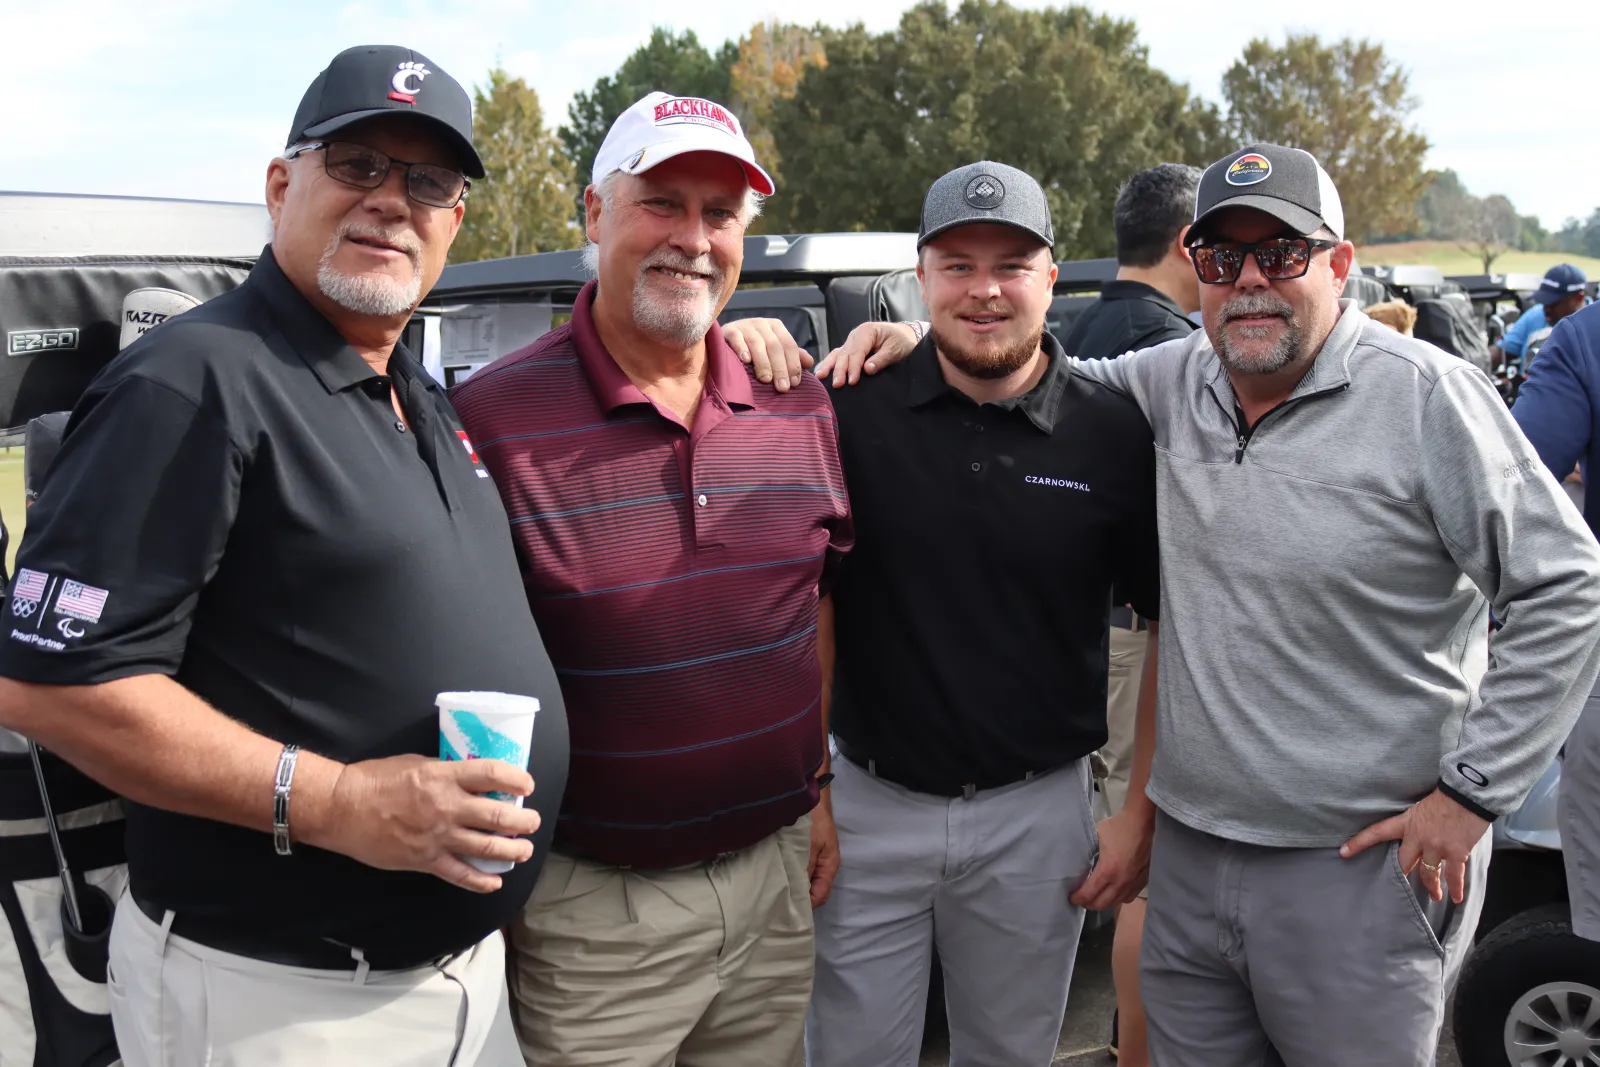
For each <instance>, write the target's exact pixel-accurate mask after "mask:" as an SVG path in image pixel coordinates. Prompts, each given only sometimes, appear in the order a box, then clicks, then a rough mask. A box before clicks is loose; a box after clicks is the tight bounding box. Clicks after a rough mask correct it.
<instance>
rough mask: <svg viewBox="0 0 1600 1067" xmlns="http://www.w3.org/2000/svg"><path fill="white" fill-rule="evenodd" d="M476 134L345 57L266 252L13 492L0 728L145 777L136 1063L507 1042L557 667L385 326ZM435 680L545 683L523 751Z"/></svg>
mask: <svg viewBox="0 0 1600 1067" xmlns="http://www.w3.org/2000/svg"><path fill="white" fill-rule="evenodd" d="M471 132H472V122H471V106H470V103H469V100H468V97H467V94H466V92H465V91H464V90H463V89H462V87H461V86H460V85H458V84H457V83H456V82H455V81H454V80H452V79H451V78H450V76H449V75H448V74H446V73H445V72H444V71H442V70H440V69H439V68H438V66H437V65H436V64H434V63H433V62H432V61H431V60H429V59H428V58H427V57H425V56H423V55H420V54H419V53H416V52H414V51H411V50H409V49H404V48H391V47H360V48H353V49H350V50H348V51H346V52H343V53H341V54H340V55H339V56H337V57H335V58H334V60H333V62H332V63H330V64H329V66H328V68H327V69H326V70H325V71H323V72H322V74H320V75H319V76H318V77H317V79H316V80H315V81H314V82H313V83H312V85H311V87H310V89H309V90H307V92H306V94H305V97H304V99H303V100H302V102H301V104H300V108H299V111H298V113H297V114H296V116H295V119H294V125H293V127H292V128H291V130H290V134H289V138H288V146H289V147H288V148H287V150H286V151H285V152H284V153H283V155H282V156H281V157H280V158H277V159H274V160H273V161H272V162H271V164H270V165H269V166H268V168H267V174H266V202H267V207H268V210H269V212H270V214H271V217H272V222H273V230H274V232H273V235H272V243H271V244H270V245H269V246H268V247H267V248H266V249H265V250H264V251H263V252H262V254H261V258H260V260H259V261H258V262H257V264H256V266H255V268H254V270H253V271H252V272H251V274H250V277H249V278H248V279H247V280H246V281H245V282H244V284H243V285H241V286H240V287H239V288H238V289H236V290H234V291H233V292H230V293H228V294H226V295H224V296H220V297H218V298H216V299H215V300H213V301H210V302H209V303H207V304H205V305H203V306H201V307H199V308H196V309H194V310H192V311H190V312H187V313H186V314H185V315H184V316H182V317H179V318H175V319H174V320H172V321H171V322H170V323H168V324H166V325H163V326H160V327H157V328H156V329H154V330H152V331H150V332H149V333H147V334H146V335H145V336H144V337H142V338H141V339H140V340H139V341H138V342H136V343H135V344H133V345H132V346H130V347H129V348H128V349H127V350H126V351H125V352H124V353H123V354H122V356H121V357H119V359H118V360H117V361H116V362H115V363H113V364H111V365H110V366H109V367H107V368H106V370H105V371H103V372H102V373H101V374H100V376H99V377H98V378H97V379H96V380H95V382H94V383H93V385H92V386H91V387H90V389H89V390H88V392H87V393H86V394H85V395H84V397H83V399H82V400H81V402H80V403H79V405H78V407H77V409H76V410H75V411H74V412H73V416H72V420H71V422H70V424H69V426H68V429H67V432H66V437H65V440H64V442H63V444H62V448H61V452H60V454H59V455H58V456H57V458H56V460H55V462H54V464H53V466H52V470H51V476H50V478H49V480H48V482H47V483H46V485H45V487H44V490H43V492H42V494H41V496H40V497H39V499H38V501H37V503H36V504H35V505H34V506H33V508H32V509H31V511H30V512H29V532H28V537H27V539H26V541H25V542H24V545H23V547H22V549H21V551H20V553H19V560H18V563H19V564H20V570H19V571H18V575H19V577H18V580H17V582H16V584H15V587H14V589H13V590H12V596H11V597H10V599H9V600H8V602H7V604H6V606H5V609H4V610H6V611H7V613H8V614H7V619H6V624H5V626H4V627H3V628H0V632H3V633H4V634H5V640H0V675H3V676H4V678H3V679H0V721H3V722H4V724H5V725H6V726H7V727H10V728H14V729H17V730H20V731H21V732H23V733H25V734H27V735H29V736H31V737H34V738H36V739H38V740H39V741H40V742H41V743H42V744H44V745H45V746H47V747H48V748H50V749H52V750H53V751H55V752H57V753H58V754H60V755H62V756H64V757H65V758H67V759H69V760H71V761H72V762H74V763H75V764H77V765H78V766H79V767H81V768H82V769H84V770H85V771H86V772H87V773H89V774H91V775H92V776H94V777H96V778H97V779H99V780H100V781H102V782H104V783H105V784H106V785H108V786H110V787H112V788H113V789H115V790H116V791H117V792H119V793H121V794H122V795H124V796H125V797H127V798H128V800H129V801H131V802H132V803H131V805H130V810H129V812H128V820H127V834H128V841H127V847H128V859H129V879H130V884H129V891H128V893H127V894H125V895H124V896H123V898H122V900H121V901H120V902H119V903H118V905H117V910H116V918H115V921H114V924H113V927H112V931H111V935H110V968H109V970H108V979H109V986H110V1001H111V1014H112V1018H113V1021H114V1023H115V1026H116V1032H117V1039H118V1043H119V1045H120V1047H121V1053H122V1058H123V1062H125V1063H127V1064H128V1065H129V1067H158V1065H160V1067H167V1065H170V1067H178V1065H189V1064H196V1063H202V1062H211V1063H228V1064H233V1065H238V1067H267V1065H279V1064H295V1065H296V1067H301V1065H310V1067H334V1065H339V1067H343V1065H346V1064H356V1063H373V1064H376V1063H385V1064H388V1063H401V1062H405V1063H437V1064H444V1063H454V1064H457V1065H469V1064H477V1065H481V1067H515V1065H520V1064H521V1063H522V1057H521V1054H520V1052H519V1050H518V1047H517V1042H516V1036H515V1033H514V1031H513V1029H512V1026H511V1018H510V1013H509V1010H508V998H507V992H506V983H505V952H504V945H503V941H502V938H501V935H500V932H499V931H500V929H501V927H503V926H504V925H505V924H506V923H508V922H509V921H511V919H512V918H513V917H514V916H515V915H516V914H517V912H518V911H519V910H520V908H521V907H522V905H523V903H524V902H525V901H526V900H527V898H528V895H529V893H530V892H531V890H532V886H533V883H534V880H535V878H536V877H537V874H538V870H539V864H540V862H541V860H542V857H543V855H544V852H545V846H546V844H547V843H548V836H549V833H550V831H551V830H552V829H553V828H554V825H555V822H556V818H555V815H556V805H557V804H558V802H559V800H560V798H561V795H562V789H563V784H564V779H565V776H566V761H567V737H566V720H565V714H564V711H563V705H562V698H561V690H560V687H559V685H558V684H557V680H556V677H555V674H554V671H553V670H552V668H551V665H550V660H549V657H548V656H547V655H546V654H545V650H544V645H543V643H542V642H541V640H540V635H539V631H538V628H537V627H536V625H535V623H534V620H533V618H532V617H531V616H530V614H529V612H528V607H527V602H526V601H525V600H524V599H523V596H522V593H521V589H520V584H519V582H518V570H517V562H516V557H515V554H514V552H513V550H512V545H511V538H510V534H509V530H508V525H507V520H506V513H505V509H504V507H503V506H502V505H501V502H500V497H499V494H498V493H496V492H495V488H494V485H493V483H492V482H491V481H490V479H489V478H488V475H487V472H486V471H485V470H484V468H483V466H482V464H481V463H480V462H479V460H478V457H477V455H476V453H475V452H474V451H473V450H472V448H471V446H470V445H468V444H467V443H466V439H465V437H464V434H463V432H462V429H461V424H460V422H459V421H458V420H457V418H456V415H455V412H454V411H453V410H452V408H451V406H450V404H449V402H448V401H447V400H446V399H445V396H444V392H443V390H442V389H441V388H440V387H439V386H438V385H436V384H435V383H434V382H433V381H432V380H431V379H430V378H429V377H428V376H427V374H426V373H425V372H424V371H423V369H422V367H421V366H420V365H419V364H418V363H417V361H416V359H415V358H414V357H413V356H412V355H411V354H410V353H409V352H407V351H406V349H405V348H404V346H403V345H401V344H400V343H399V338H400V333H401V330H402V328H403V327H404V325H405V323H406V321H407V319H408V318H409V317H410V315H411V312H412V309H413V308H414V307H415V306H416V304H417V303H418V301H419V300H420V299H421V298H422V296H423V295H424V294H425V293H426V292H427V291H428V288H429V287H430V286H431V285H432V284H433V283H434V281H435V280H436V279H437V278H438V277H439V272H440V271H441V269H442V268H443V267H444V262H445V257H446V254H447V253H448V251H449V248H450V243H451V240H452V239H453V238H454V237H455V234H456V231H457V228H458V227H459V226H460V224H461V219H462V213H463V211H464V207H463V204H462V201H463V198H464V197H465V195H466V191H467V186H468V183H469V180H470V179H471V178H477V177H482V175H483V167H482V164H481V163H480V162H479V158H478V155H477V153H476V152H475V151H474V150H473V147H472V142H471ZM464 446H465V447H464ZM448 690H498V691H504V692H510V693H522V694H528V695H531V696H536V697H538V698H539V699H540V701H541V702H542V704H543V707H542V709H541V711H540V714H539V716H538V720H537V722H538V726H537V729H536V734H535V739H534V743H533V761H532V765H531V766H513V765H511V764H508V763H504V762H500V761H497V760H491V759H483V760H472V761H469V762H443V761H441V760H439V759H438V755H439V734H438V726H437V723H438V713H437V711H436V709H435V707H434V698H435V696H436V694H438V693H440V692H441V691H448ZM530 772H531V774H530ZM535 780H536V781H537V783H538V791H537V792H533V789H534V782H535ZM491 790H497V791H503V792H505V793H511V794H516V795H521V796H528V802H527V806H526V807H522V808H519V807H514V806H512V805H510V804H505V803H500V802H497V801H495V800H492V799H489V798H487V797H484V796H482V795H481V794H484V793H487V792H490V791H491ZM530 794H531V795H530ZM541 826H542V827H543V829H542V830H541ZM535 831H540V832H539V833H538V834H535ZM530 835H534V836H533V840H532V841H530V840H529V836H530ZM467 859H472V860H479V861H481V860H489V861H501V862H502V863H510V864H514V866H511V867H510V869H509V871H508V872H507V873H505V874H503V875H496V874H487V873H484V872H483V871H482V870H480V869H477V868H475V867H474V866H470V865H469V864H468V862H466V860H467Z"/></svg>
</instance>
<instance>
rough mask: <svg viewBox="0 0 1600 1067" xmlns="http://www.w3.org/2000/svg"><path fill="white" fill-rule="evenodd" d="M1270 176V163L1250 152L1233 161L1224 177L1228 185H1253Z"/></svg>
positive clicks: (1259, 155)
mask: <svg viewBox="0 0 1600 1067" xmlns="http://www.w3.org/2000/svg"><path fill="white" fill-rule="evenodd" d="M1271 174H1272V161H1271V160H1270V159H1268V158H1267V157H1266V156H1263V155H1261V154H1260V153H1257V152H1250V153H1247V154H1246V155H1242V156H1240V157H1239V158H1238V159H1236V160H1234V161H1233V165H1232V166H1231V167H1229V168H1228V173H1227V175H1226V177H1227V179H1228V184H1229V185H1254V184H1255V183H1256V182H1264V181H1266V180H1267V178H1268V177H1269V176H1270V175H1271Z"/></svg>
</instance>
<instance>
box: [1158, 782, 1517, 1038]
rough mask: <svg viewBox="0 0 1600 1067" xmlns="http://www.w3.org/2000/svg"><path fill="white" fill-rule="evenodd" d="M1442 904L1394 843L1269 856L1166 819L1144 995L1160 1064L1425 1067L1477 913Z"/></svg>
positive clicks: (1478, 857) (1483, 853) (1478, 888)
mask: <svg viewBox="0 0 1600 1067" xmlns="http://www.w3.org/2000/svg"><path fill="white" fill-rule="evenodd" d="M1489 847H1490V835H1488V834H1485V835H1484V837H1483V840H1482V841H1481V842H1479V844H1478V846H1477V848H1476V849H1474V851H1473V854H1472V859H1471V862H1470V864H1469V865H1468V877H1467V895H1466V901H1465V903H1463V904H1460V905H1455V904H1452V903H1451V902H1450V900H1449V897H1448V895H1447V896H1446V898H1445V902H1444V903H1442V904H1435V903H1434V902H1433V901H1432V900H1431V899H1430V898H1429V897H1428V896H1427V894H1426V893H1425V892H1424V891H1423V890H1422V889H1421V888H1420V885H1419V883H1418V880H1417V872H1413V873H1412V875H1411V876H1410V877H1409V878H1408V877H1406V876H1405V875H1403V874H1401V873H1400V864H1399V859H1398V852H1399V845H1398V844H1397V843H1391V844H1388V845H1377V846H1374V847H1372V848H1370V849H1368V850H1367V851H1365V852H1362V853H1360V854H1359V855H1357V856H1354V857H1352V858H1350V859H1342V858H1340V856H1339V853H1338V850H1337V849H1331V848H1329V849H1287V848H1264V847H1261V846H1258V845H1245V844H1240V843H1238V842H1234V841H1226V840H1223V839H1222V838H1220V837H1213V836H1212V835H1210V834H1206V833H1202V832H1200V831H1198V830H1194V829H1191V828H1190V827H1187V826H1185V825H1183V824H1182V823H1180V822H1178V821H1177V820H1176V819H1173V818H1171V817H1170V816H1168V815H1166V814H1164V813H1163V814H1160V815H1158V816H1157V821H1156V840H1155V848H1154V852H1153V854H1152V862H1151V871H1150V905H1149V911H1148V912H1147V913H1146V915H1145V921H1144V949H1143V953H1142V954H1141V956H1140V959H1139V985H1140V989H1141V990H1142V993H1143V997H1144V1004H1145V1012H1146V1014H1147V1017H1148V1020H1149V1032H1150V1059H1151V1062H1152V1063H1153V1064H1155V1067H1281V1065H1287V1067H1350V1065H1351V1064H1361V1065H1362V1067H1432V1064H1433V1062H1434V1056H1435V1052H1436V1049H1437V1046H1438V1041H1439V1029H1440V1026H1441V1025H1442V1023H1443V1021H1444V1004H1445V1000H1446V998H1447V996H1448V992H1449V990H1450V988H1451V986H1452V985H1453V984H1454V982H1455V978H1456V975H1457V974H1458V973H1459V971H1460V969H1461V963H1462V961H1463V959H1464V958H1465V956H1466V954H1467V951H1468V949H1470V948H1471V946H1472V933H1473V930H1474V929H1475V928H1476V927H1477V925H1478V913H1479V912H1480V910H1481V909H1482V907H1483V887H1484V880H1485V876H1486V875H1487V873H1488V866H1489Z"/></svg>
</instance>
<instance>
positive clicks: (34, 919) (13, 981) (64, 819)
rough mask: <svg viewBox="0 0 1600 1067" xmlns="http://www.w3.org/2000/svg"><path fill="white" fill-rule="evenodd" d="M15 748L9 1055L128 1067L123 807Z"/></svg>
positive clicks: (7, 910) (1, 805) (0, 787)
mask: <svg viewBox="0 0 1600 1067" xmlns="http://www.w3.org/2000/svg"><path fill="white" fill-rule="evenodd" d="M15 738H16V735H15V734H11V735H9V737H8V738H6V739H5V740H4V741H0V744H4V747H5V748H6V750H7V751H5V752H4V753H0V837H4V838H5V844H4V846H3V847H0V912H3V913H4V916H5V921H4V922H0V1049H4V1050H5V1057H4V1059H5V1062H6V1063H8V1064H9V1063H13V1062H15V1063H17V1064H20V1065H23V1067H107V1065H109V1064H113V1063H117V1062H118V1057H117V1045H116V1038H115V1036H114V1035H113V1034H112V1031H111V1015H110V1012H111V1007H110V1004H109V1003H108V1001H107V995H106V946H107V941H108V939H109V937H110V934H111V912H112V907H113V902H114V901H115V900H116V899H117V897H118V896H120V895H121V893H122V889H123V886H124V885H126V884H127V879H128V870H127V866H126V865H125V864H124V862H123V844H122V802H121V801H120V800H118V799H117V798H116V797H115V796H114V795H112V793H111V792H110V791H109V790H107V789H105V788H104V787H102V786H100V785H98V784H96V783H95V782H93V781H91V780H89V779H88V778H86V777H85V776H83V775H82V774H80V773H78V772H77V771H76V770H74V769H73V768H72V767H70V766H68V765H67V764H65V763H63V762H62V761H61V760H59V759H57V758H55V757H54V756H52V755H50V754H49V753H48V752H39V751H38V750H37V749H35V750H34V751H33V752H26V751H24V752H16V751H12V749H15V748H16V747H17V745H16V742H15ZM35 757H37V763H35ZM41 782H42V783H43V784H44V792H43V793H41V789H40V783H41ZM44 796H48V797H49V798H50V802H49V808H48V809H47V808H46V806H45V803H44V800H43V799H42V798H43V797H44ZM52 815H53V819H52ZM52 822H53V823H54V826H53V827H52V825H51V824H52ZM58 846H59V850H58ZM59 857H67V858H68V862H67V864H66V866H65V869H63V866H62V864H61V863H60V862H58V859H59ZM69 885H70V887H71V889H70V896H69V891H68V889H67V886H69ZM69 899H70V900H71V901H72V903H71V904H69V903H68V901H69ZM74 910H75V911H76V915H77V918H76V921H74V918H73V912H74Z"/></svg>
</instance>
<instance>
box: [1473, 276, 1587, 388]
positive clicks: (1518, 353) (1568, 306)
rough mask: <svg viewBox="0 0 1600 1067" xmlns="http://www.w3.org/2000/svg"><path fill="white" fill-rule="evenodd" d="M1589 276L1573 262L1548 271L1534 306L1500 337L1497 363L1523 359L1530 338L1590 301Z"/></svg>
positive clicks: (1534, 297) (1535, 298)
mask: <svg viewBox="0 0 1600 1067" xmlns="http://www.w3.org/2000/svg"><path fill="white" fill-rule="evenodd" d="M1588 283H1589V279H1588V278H1587V277H1585V276H1584V273H1583V271H1581V270H1579V269H1578V268H1577V267H1574V266H1573V265H1572V264H1571V263H1558V264H1556V265H1555V266H1554V267H1551V268H1550V269H1549V270H1548V271H1546V272H1545V275H1544V281H1542V282H1540V283H1539V288H1537V289H1535V290H1534V291H1533V301H1534V303H1533V307H1531V308H1529V309H1528V310H1527V311H1524V312H1523V313H1522V316H1521V317H1520V318H1518V319H1517V321H1516V322H1514V323H1512V324H1511V326H1510V327H1509V328H1508V329H1507V330H1506V333H1505V336H1504V337H1502V338H1501V339H1500V346H1499V348H1500V352H1501V353H1502V355H1500V356H1496V357H1495V362H1496V364H1498V363H1501V362H1503V360H1504V359H1521V358H1522V356H1523V354H1524V353H1525V352H1527V350H1528V341H1529V339H1530V338H1532V337H1533V335H1534V334H1536V333H1538V332H1539V331H1540V330H1542V329H1544V328H1545V327H1546V326H1554V325H1555V324H1556V323H1558V322H1560V321H1561V320H1562V319H1564V318H1566V317H1567V316H1568V315H1571V314H1572V313H1573V312H1574V311H1577V310H1578V309H1579V308H1581V307H1583V305H1584V304H1585V303H1586V302H1587V297H1586V296H1585V294H1584V288H1583V287H1584V286H1585V285H1587V284H1588Z"/></svg>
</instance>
